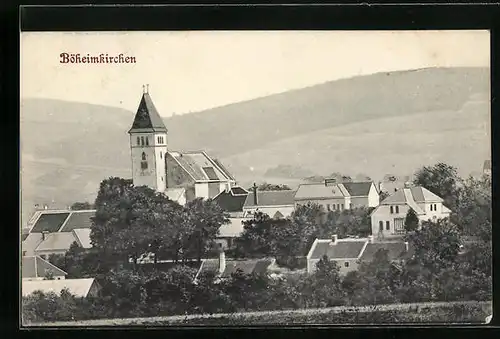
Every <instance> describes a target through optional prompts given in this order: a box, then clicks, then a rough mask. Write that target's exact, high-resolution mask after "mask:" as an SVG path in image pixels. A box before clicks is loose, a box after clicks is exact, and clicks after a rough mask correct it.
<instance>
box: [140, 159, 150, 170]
mask: <svg viewBox="0 0 500 339" xmlns="http://www.w3.org/2000/svg"><path fill="white" fill-rule="evenodd" d="M141 169H142V170H147V169H148V162H147V161H141Z"/></svg>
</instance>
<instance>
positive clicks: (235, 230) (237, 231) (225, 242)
mask: <svg viewBox="0 0 500 339" xmlns="http://www.w3.org/2000/svg"><path fill="white" fill-rule="evenodd" d="M245 220H248V218H229V223H228V224H225V225H222V226H221V227H220V228H219V234H218V235H217V239H216V240H215V242H216V243H218V244H220V245H219V247H222V248H223V249H228V248H232V247H233V244H234V239H235V238H238V237H240V236H241V234H242V233H243V230H244V229H243V222H244V221H245Z"/></svg>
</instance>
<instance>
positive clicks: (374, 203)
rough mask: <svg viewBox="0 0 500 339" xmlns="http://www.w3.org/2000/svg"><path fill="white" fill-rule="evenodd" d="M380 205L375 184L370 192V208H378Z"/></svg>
mask: <svg viewBox="0 0 500 339" xmlns="http://www.w3.org/2000/svg"><path fill="white" fill-rule="evenodd" d="M379 204H380V196H379V194H378V192H377V188H376V187H375V185H374V184H372V186H371V187H370V192H369V193H368V207H377V206H378V205H379Z"/></svg>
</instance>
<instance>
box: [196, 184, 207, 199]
mask: <svg viewBox="0 0 500 339" xmlns="http://www.w3.org/2000/svg"><path fill="white" fill-rule="evenodd" d="M194 194H195V195H196V197H197V198H204V199H208V183H206V182H204V183H196V184H195V185H194Z"/></svg>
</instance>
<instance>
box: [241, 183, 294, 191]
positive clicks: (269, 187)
mask: <svg viewBox="0 0 500 339" xmlns="http://www.w3.org/2000/svg"><path fill="white" fill-rule="evenodd" d="M257 190H258V191H290V190H291V188H290V187H289V186H288V185H285V184H269V183H266V182H264V183H262V184H260V185H259V186H257ZM248 191H250V192H253V187H250V188H249V189H248Z"/></svg>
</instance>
